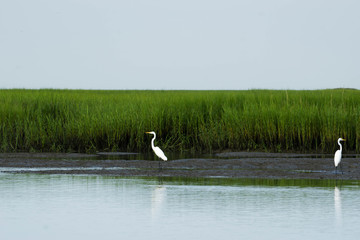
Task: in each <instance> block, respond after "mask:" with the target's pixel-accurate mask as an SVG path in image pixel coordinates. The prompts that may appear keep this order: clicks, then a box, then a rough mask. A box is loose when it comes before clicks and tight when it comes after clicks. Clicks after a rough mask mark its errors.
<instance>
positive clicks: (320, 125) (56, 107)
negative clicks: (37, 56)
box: [0, 89, 360, 153]
mask: <svg viewBox="0 0 360 240" xmlns="http://www.w3.org/2000/svg"><path fill="white" fill-rule="evenodd" d="M359 122H360V91H358V90H351V89H336V90H316V91H289V90H288V91H286V90H246V91H145V90H144V91H130V90H119V91H107V90H99V91H98V90H51V89H44V90H21V89H12V90H0V150H1V151H2V152H12V151H43V152H45V151H52V152H73V151H77V152H95V151H136V152H141V151H149V150H151V148H150V140H151V136H149V135H146V134H145V132H146V131H151V130H153V131H155V132H156V133H157V137H158V138H157V141H156V144H157V145H158V146H160V147H161V148H163V149H164V150H165V152H166V151H173V152H180V151H198V152H212V151H224V150H234V151H271V152H293V151H296V152H329V153H332V152H334V151H335V149H337V148H338V146H337V144H336V140H337V139H338V137H344V138H346V139H347V142H346V143H345V144H344V151H348V152H357V153H359V152H360V125H359Z"/></svg>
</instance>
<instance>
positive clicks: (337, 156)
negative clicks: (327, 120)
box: [334, 138, 345, 172]
mask: <svg viewBox="0 0 360 240" xmlns="http://www.w3.org/2000/svg"><path fill="white" fill-rule="evenodd" d="M340 141H345V139H342V138H339V139H338V141H337V142H338V144H339V146H340V149H339V150H337V151H336V152H335V155H334V165H335V169H336V171H337V167H338V166H340V167H341V165H340V163H341V154H342V145H341V143H340ZM341 172H342V170H341Z"/></svg>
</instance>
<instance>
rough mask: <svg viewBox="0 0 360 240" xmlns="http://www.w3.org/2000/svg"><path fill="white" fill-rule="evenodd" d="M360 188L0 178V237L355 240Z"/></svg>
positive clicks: (247, 182)
mask: <svg viewBox="0 0 360 240" xmlns="http://www.w3.org/2000/svg"><path fill="white" fill-rule="evenodd" d="M359 190H360V185H359V182H354V181H353V182H335V181H312V180H301V181H295V180H291V181H287V180H236V179H181V178H165V179H159V178H120V177H102V176H88V175H38V174H9V173H0V203H1V204H0V234H1V239H7V240H12V239H37V240H42V239H89V240H90V239H357V238H358V236H360V228H359V227H358V226H359V225H360V191H359Z"/></svg>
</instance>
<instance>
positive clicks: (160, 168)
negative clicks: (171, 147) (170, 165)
mask: <svg viewBox="0 0 360 240" xmlns="http://www.w3.org/2000/svg"><path fill="white" fill-rule="evenodd" d="M161 170H162V167H161V161H159V171H161Z"/></svg>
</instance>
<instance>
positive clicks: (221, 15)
mask: <svg viewBox="0 0 360 240" xmlns="http://www.w3.org/2000/svg"><path fill="white" fill-rule="evenodd" d="M359 13H360V1H358V0H341V1H340V0H336V1H335V0H221V1H220V0H218V1H213V0H181V1H180V0H178V1H172V0H128V1H124V0H52V1H49V0H31V1H29V0H11V1H1V2H0V88H81V89H252V88H269V89H320V88H337V87H348V88H358V89H360V14H359Z"/></svg>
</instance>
